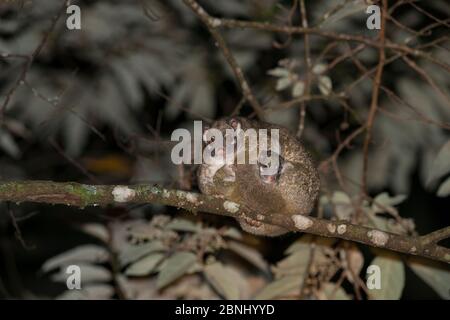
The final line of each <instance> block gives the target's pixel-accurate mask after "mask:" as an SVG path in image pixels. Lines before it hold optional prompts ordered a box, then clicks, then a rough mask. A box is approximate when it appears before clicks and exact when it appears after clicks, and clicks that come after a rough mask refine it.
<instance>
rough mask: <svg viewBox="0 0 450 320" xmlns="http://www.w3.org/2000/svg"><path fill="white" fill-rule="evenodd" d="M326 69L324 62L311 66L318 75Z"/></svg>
mask: <svg viewBox="0 0 450 320" xmlns="http://www.w3.org/2000/svg"><path fill="white" fill-rule="evenodd" d="M326 70H327V65H326V64H324V63H318V64H316V65H315V66H314V67H313V68H312V72H313V73H314V74H317V75H320V74H322V73H324V72H325V71H326Z"/></svg>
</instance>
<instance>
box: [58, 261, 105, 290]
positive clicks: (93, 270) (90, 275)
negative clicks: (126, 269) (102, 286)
mask: <svg viewBox="0 0 450 320" xmlns="http://www.w3.org/2000/svg"><path fill="white" fill-rule="evenodd" d="M77 266H78V267H80V271H81V284H82V285H83V284H84V283H90V282H108V281H111V279H112V274H111V271H109V270H108V269H106V268H105V267H102V266H97V265H93V264H85V263H78V264H77ZM68 276H69V275H68V274H67V273H66V268H65V267H63V268H62V270H61V271H60V272H58V273H56V274H54V275H52V276H51V279H52V280H53V281H56V282H63V283H65V282H66V281H67V277H68Z"/></svg>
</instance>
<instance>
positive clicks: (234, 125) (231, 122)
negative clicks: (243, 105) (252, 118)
mask: <svg viewBox="0 0 450 320" xmlns="http://www.w3.org/2000/svg"><path fill="white" fill-rule="evenodd" d="M228 124H229V125H230V126H231V127H232V128H233V129H237V128H238V126H239V121H238V120H237V119H236V118H231V119H230V120H229V121H228Z"/></svg>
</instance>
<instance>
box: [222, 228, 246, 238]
mask: <svg viewBox="0 0 450 320" xmlns="http://www.w3.org/2000/svg"><path fill="white" fill-rule="evenodd" d="M223 236H224V237H228V238H232V239H235V240H242V233H241V232H240V231H239V230H238V229H236V228H233V227H230V228H227V230H226V231H225V232H224V233H223Z"/></svg>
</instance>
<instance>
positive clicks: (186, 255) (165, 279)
mask: <svg viewBox="0 0 450 320" xmlns="http://www.w3.org/2000/svg"><path fill="white" fill-rule="evenodd" d="M196 261H197V256H196V255H195V254H193V253H191V252H186V251H182V252H177V253H175V254H173V255H172V256H171V257H170V258H169V259H167V260H165V262H166V263H165V267H164V268H163V269H162V270H161V272H160V273H159V274H158V279H157V280H156V286H157V287H158V289H161V288H162V287H165V286H167V285H168V284H170V283H171V282H173V281H175V280H177V279H178V278H179V277H181V276H183V275H184V274H185V273H187V271H188V270H189V268H191V267H192V265H194V264H195V262H196Z"/></svg>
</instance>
